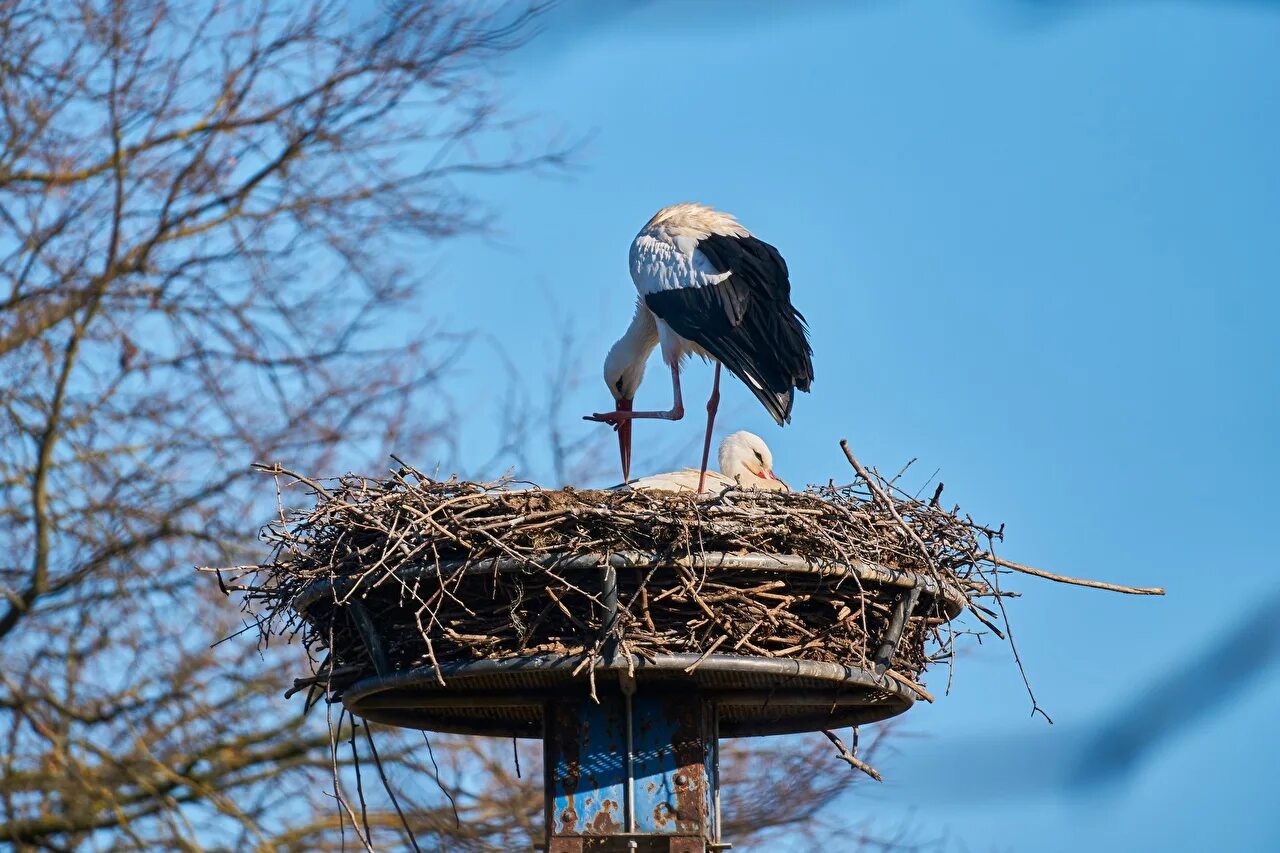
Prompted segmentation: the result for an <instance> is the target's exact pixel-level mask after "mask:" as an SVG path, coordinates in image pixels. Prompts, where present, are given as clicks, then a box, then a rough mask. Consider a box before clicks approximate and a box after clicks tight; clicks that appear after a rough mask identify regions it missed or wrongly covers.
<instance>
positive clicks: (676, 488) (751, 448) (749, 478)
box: [614, 431, 791, 492]
mask: <svg viewBox="0 0 1280 853" xmlns="http://www.w3.org/2000/svg"><path fill="white" fill-rule="evenodd" d="M719 456H720V472H719V473H716V472H714V471H707V472H706V476H707V477H708V478H709V479H710V480H711V482H712V484H713V486H714V487H715V488H716V489H717V490H719V491H723V490H725V489H730V488H739V489H762V490H764V491H769V492H789V491H791V487H790V486H788V485H787V484H786V483H784V482H783V481H782V480H780V479H778V475H777V474H775V473H773V454H772V453H770V452H769V447H768V445H766V444H765V443H764V439H762V438H761V437H760V436H758V435H755V434H753V433H749V432H745V431H742V432H735V433H733V434H732V435H729V436H726V437H725V440H724V441H722V442H720V454H719ZM701 479H702V477H701V474H700V472H699V471H697V470H696V469H694V468H685V469H683V470H680V471H671V472H669V473H666V474H654V475H653V476H652V477H641V478H640V479H639V480H632V481H631V482H629V483H623V484H622V485H621V486H614V488H615V489H649V490H653V491H660V492H693V491H698V492H701V491H702V488H701V486H700V485H699V480H701Z"/></svg>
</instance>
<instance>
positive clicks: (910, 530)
mask: <svg viewBox="0 0 1280 853" xmlns="http://www.w3.org/2000/svg"><path fill="white" fill-rule="evenodd" d="M846 452H847V451H846ZM848 458H849V461H850V462H852V463H853V465H854V468H855V472H856V477H855V480H854V481H853V482H852V483H850V484H848V485H844V486H836V485H834V484H832V485H828V486H826V487H822V488H817V489H813V490H810V491H807V492H802V493H791V494H778V493H765V492H757V491H745V490H729V491H725V492H723V493H720V494H716V495H703V496H701V497H695V496H693V495H689V494H673V493H666V492H646V491H579V490H575V489H563V490H556V491H551V490H544V489H537V488H523V489H514V488H513V486H514V485H515V484H513V483H511V482H508V481H500V482H495V483H487V484H481V483H473V482H466V481H460V480H456V479H451V480H447V481H436V480H432V479H431V478H429V477H426V476H424V475H423V474H421V473H420V472H418V471H416V470H414V469H412V468H409V467H407V466H405V467H402V468H401V469H400V470H398V471H396V472H395V473H393V474H392V475H391V476H389V477H387V478H385V479H370V478H367V477H357V476H347V477H342V478H338V479H336V480H327V481H316V480H312V479H309V478H307V477H304V476H301V475H299V474H296V473H293V472H289V471H286V470H284V469H281V468H279V467H275V466H273V467H271V468H267V469H265V470H268V471H269V472H270V473H273V474H275V475H276V476H277V477H278V478H281V479H282V480H285V481H287V482H286V483H282V485H285V486H287V484H291V483H300V484H302V485H303V486H304V487H306V488H308V489H309V490H310V491H311V492H312V493H313V494H314V497H315V505H314V506H312V507H309V508H306V509H296V510H286V509H285V508H284V507H283V506H282V508H281V512H280V515H279V517H278V518H277V520H276V521H275V522H273V523H271V524H269V525H267V526H266V527H265V528H264V529H263V536H264V538H265V539H266V541H268V542H270V543H271V544H272V545H273V549H272V552H271V556H270V559H269V560H267V561H266V562H265V563H262V564H261V565H257V566H249V567H240V568H239V569H238V570H223V575H222V576H223V577H224V578H225V579H226V580H228V581H230V583H229V584H228V587H229V588H234V589H236V590H239V591H241V592H243V593H244V599H243V601H244V607H245V609H246V610H247V611H248V612H249V613H250V614H251V616H252V617H253V619H254V620H255V622H256V623H257V625H258V626H259V628H260V630H261V631H262V632H263V635H264V637H269V636H272V635H284V636H288V637H294V636H298V635H300V636H301V639H302V640H303V641H304V643H305V644H306V645H307V647H308V649H309V650H311V652H312V653H313V660H316V661H320V662H319V663H318V670H317V672H316V674H315V675H314V676H312V677H311V678H304V679H300V680H299V683H300V684H324V685H326V686H327V688H328V690H329V695H330V698H331V699H336V698H340V696H341V693H342V690H343V688H344V687H345V686H348V685H350V684H351V683H353V682H354V681H356V680H358V679H359V678H361V677H363V676H365V675H371V674H374V672H375V669H377V668H381V669H383V670H386V669H390V670H391V671H402V670H406V669H411V668H417V667H424V666H429V667H435V668H436V673H437V675H438V676H441V670H440V667H441V666H442V665H444V664H448V663H457V662H467V661H475V660H481V659H499V658H508V657H512V656H521V655H531V654H537V653H561V654H574V653H578V654H582V655H583V661H584V667H587V668H589V667H590V666H591V665H592V664H591V662H592V661H594V660H597V659H598V658H599V656H600V655H601V654H603V653H604V650H605V648H606V646H608V647H609V648H610V650H611V653H616V652H617V651H619V650H620V651H621V652H622V653H624V654H627V655H633V656H639V657H646V658H652V657H654V656H656V655H661V654H675V653H681V654H689V653H694V654H699V655H706V654H710V653H718V654H726V653H728V654H741V655H752V656H760V657H770V658H796V659H804V660H813V661H822V662H830V663H839V664H844V665H846V666H856V667H862V668H872V667H873V666H874V665H875V663H876V656H877V654H878V652H880V651H882V648H881V645H882V642H883V640H884V638H885V637H886V634H887V629H888V627H889V624H890V622H891V620H892V616H893V612H894V607H895V605H897V604H898V603H899V602H900V601H902V600H903V599H904V598H905V596H906V595H907V590H908V589H909V586H910V583H911V580H912V578H919V579H922V580H921V581H920V583H921V584H922V585H924V586H925V587H926V589H927V592H926V594H924V595H922V596H920V598H919V601H918V603H917V606H916V607H915V608H914V610H913V612H912V613H911V614H909V616H910V618H908V620H907V623H906V628H905V631H904V632H903V634H902V638H901V642H900V643H898V645H897V648H896V650H895V651H894V652H893V654H892V657H891V659H890V660H888V661H884V660H882V661H881V664H882V666H881V668H882V669H883V668H884V664H887V665H888V667H889V673H888V674H889V675H891V676H893V677H895V678H897V679H898V680H899V681H901V682H902V683H904V684H907V685H909V686H911V687H912V689H915V690H917V692H918V693H920V694H921V695H926V696H927V693H925V692H924V691H923V690H922V689H921V688H919V686H918V685H916V684H915V682H917V681H918V680H919V678H920V675H921V673H922V672H923V671H924V670H925V668H926V667H927V666H928V665H929V664H930V663H932V662H935V661H938V660H942V659H946V658H948V657H949V656H950V654H951V650H952V640H953V638H954V636H956V631H955V629H953V628H952V626H951V623H950V618H951V617H953V616H955V615H956V614H957V612H958V611H959V610H961V609H967V610H968V611H969V612H970V613H971V614H972V616H973V617H974V618H976V619H977V620H979V621H980V622H981V623H982V624H983V625H985V626H986V627H987V628H988V629H990V630H992V631H994V632H995V633H996V634H999V635H1001V636H1003V634H1001V632H1000V630H999V629H998V628H997V627H996V626H995V624H993V622H992V619H993V618H995V617H996V611H994V610H991V609H989V608H988V607H985V606H984V605H982V604H980V603H979V599H981V598H984V597H990V598H992V599H993V602H994V604H995V605H999V603H1000V602H999V596H1000V592H999V587H998V584H997V582H996V581H997V577H996V572H997V570H998V569H997V567H998V566H1004V567H1010V566H1015V567H1016V564H1010V563H1007V562H1005V561H1003V560H1000V559H999V558H997V557H995V556H994V554H993V553H992V551H991V546H992V543H993V542H994V541H996V540H998V539H999V538H1000V535H1001V532H1002V531H1000V530H993V529H991V528H988V527H984V526H982V525H980V524H977V523H975V522H974V521H973V520H972V519H970V518H968V517H967V516H964V515H962V514H961V513H960V512H959V508H958V507H956V508H952V509H945V508H943V507H942V506H941V505H940V503H939V495H940V493H941V487H940V486H939V488H938V490H937V492H935V493H934V494H933V496H932V498H931V499H929V500H921V499H918V498H917V497H914V496H912V495H909V494H907V493H905V492H903V491H902V490H900V489H898V488H897V486H896V485H895V484H894V483H893V482H890V481H887V480H886V479H884V478H882V477H881V476H880V475H879V474H878V473H877V472H875V471H874V470H873V471H871V472H868V471H867V470H866V469H864V468H863V467H862V466H861V465H859V464H858V463H857V461H856V460H855V459H854V458H853V457H852V455H851V454H848ZM619 554H622V555H628V557H629V560H630V562H629V563H628V565H632V566H634V568H631V569H622V570H620V571H618V573H617V584H618V588H619V595H618V598H617V604H616V609H613V610H611V609H610V608H609V607H606V602H605V600H604V597H603V595H602V588H601V582H600V577H601V572H600V571H598V570H597V571H593V572H583V571H580V570H578V569H580V567H581V566H582V565H583V564H584V563H585V564H588V565H590V564H593V563H595V562H596V558H598V562H599V563H601V564H602V563H603V562H604V561H605V560H606V559H607V558H608V556H609V555H619ZM722 555H729V558H728V561H727V562H729V563H730V564H734V561H733V557H734V556H735V555H772V556H774V557H778V558H780V559H779V562H780V564H781V563H782V562H786V563H787V565H788V566H790V567H791V570H782V569H783V568H784V567H783V566H781V565H780V566H779V570H771V569H770V568H769V563H768V560H767V559H766V560H764V561H763V562H762V561H761V560H758V559H757V560H756V561H755V563H753V564H752V565H751V566H750V567H749V568H743V567H741V564H742V563H743V562H744V561H743V560H740V559H739V560H737V561H736V564H734V565H737V567H734V566H733V565H730V566H726V558H725V557H724V556H722ZM584 558H585V559H584ZM745 562H748V563H750V562H751V561H750V560H748V561H745ZM796 564H801V565H803V566H804V567H806V568H807V569H808V570H807V571H796V570H794V569H795V566H796ZM858 566H861V567H864V569H868V571H862V572H856V573H851V572H850V571H848V570H847V569H848V568H849V567H858ZM500 569H501V570H500ZM886 570H888V571H886ZM228 571H230V572H231V574H230V575H228ZM876 572H880V575H879V576H880V577H881V578H891V579H892V582H883V583H882V582H879V581H877V580H876V577H877V575H876ZM904 580H905V581H906V582H905V583H904ZM940 591H941V594H939V593H940ZM1001 610H1003V608H1001ZM357 611H360V612H357ZM361 622H363V623H364V625H365V626H367V625H369V624H372V625H376V626H377V629H376V630H377V633H378V635H380V637H381V638H383V643H382V645H383V646H384V648H383V649H381V650H380V652H381V653H382V655H376V654H375V655H371V653H370V651H369V647H368V644H367V643H366V642H365V641H364V639H363V638H362V635H361V630H362V625H361ZM383 655H384V656H385V659H384V660H380V661H375V660H374V659H373V657H376V656H383ZM321 658H323V660H321ZM441 680H442V681H443V677H442V676H441Z"/></svg>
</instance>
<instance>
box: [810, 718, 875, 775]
mask: <svg viewBox="0 0 1280 853" xmlns="http://www.w3.org/2000/svg"><path fill="white" fill-rule="evenodd" d="M822 733H823V734H824V735H826V736H827V740H829V741H831V742H832V743H833V744H835V747H836V749H837V750H839V758H840V760H841V761H846V762H848V764H849V766H850V767H852V768H854V769H855V770H861V771H862V772H863V773H866V774H867V775H868V776H870V777H871V778H872V779H875V780H876V781H877V782H883V781H884V778H883V777H882V776H881V775H880V774H879V773H878V772H876V769H875V768H874V767H872V766H871V765H870V764H867V763H866V762H865V761H863V760H862V759H860V758H857V757H855V756H854V754H853V753H851V752H850V751H849V748H848V747H846V746H845V745H844V741H842V740H840V736H839V735H838V734H836V733H835V732H833V731H831V730H830V729H824V730H823V732H822Z"/></svg>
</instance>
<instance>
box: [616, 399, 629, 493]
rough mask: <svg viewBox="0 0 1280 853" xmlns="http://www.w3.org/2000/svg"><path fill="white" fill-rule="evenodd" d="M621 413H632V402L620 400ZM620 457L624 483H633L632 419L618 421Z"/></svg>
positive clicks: (619, 408) (619, 409) (618, 407)
mask: <svg viewBox="0 0 1280 853" xmlns="http://www.w3.org/2000/svg"><path fill="white" fill-rule="evenodd" d="M617 403H618V406H617V409H618V411H619V412H629V411H631V401H630V400H618V401H617ZM618 456H619V457H621V459H622V482H623V483H629V482H630V481H631V418H626V419H624V420H620V421H618Z"/></svg>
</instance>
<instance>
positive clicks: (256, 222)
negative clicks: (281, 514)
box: [0, 0, 841, 851]
mask: <svg viewBox="0 0 1280 853" xmlns="http://www.w3.org/2000/svg"><path fill="white" fill-rule="evenodd" d="M359 8H361V4H353V3H348V2H347V0H331V2H287V3H275V2H270V0H223V2H195V1H194V0H193V2H179V0H130V2H124V1H123V0H78V2H62V3H46V2H43V0H0V418H2V420H0V423H2V424H3V426H0V553H2V554H3V556H0V596H2V597H3V601H2V602H0V657H2V658H3V660H4V666H3V668H2V669H0V724H2V725H0V735H2V736H3V738H4V743H3V747H2V748H0V814H2V815H3V820H2V821H0V841H5V842H8V843H9V844H11V845H13V846H14V847H15V848H17V849H49V850H70V849H102V850H159V849H180V850H195V849H199V850H248V849H258V850H299V851H302V850H325V849H337V848H339V847H340V846H342V845H343V844H346V845H349V846H353V847H355V848H358V847H359V844H360V842H359V841H358V840H357V839H363V840H364V841H365V842H366V843H378V844H390V845H392V846H401V845H402V844H403V843H404V840H403V839H404V836H402V835H400V832H401V826H402V819H401V816H402V815H403V816H404V817H403V819H404V821H406V822H408V823H409V824H410V825H412V826H413V827H414V828H415V829H416V830H417V831H418V832H417V835H418V837H419V838H421V839H424V842H426V841H431V840H434V842H435V843H436V845H437V846H441V847H445V848H447V849H477V850H480V849H484V850H494V849H499V850H500V849H516V848H517V847H519V846H521V845H522V844H524V843H527V842H528V840H529V839H530V838H531V837H532V836H535V835H536V833H537V827H538V825H539V822H540V814H541V812H540V809H541V803H540V799H539V797H538V793H537V785H536V780H537V776H536V774H528V773H526V774H525V775H524V776H523V777H520V778H518V779H516V780H515V781H513V780H512V778H511V773H512V767H513V765H512V764H510V763H508V760H507V759H508V755H509V753H508V749H509V746H510V744H509V743H502V744H496V745H495V744H494V743H493V742H490V741H475V740H471V741H468V740H462V739H444V738H441V739H439V743H437V744H435V746H436V749H435V751H434V755H435V756H436V757H439V759H440V762H439V767H440V770H439V771H436V770H435V769H434V766H435V765H436V762H435V761H434V758H433V759H432V760H427V759H428V756H427V755H426V754H425V746H426V744H425V742H424V741H423V740H422V739H421V738H420V736H418V735H416V734H414V735H411V734H410V733H398V732H388V731H386V730H384V731H383V732H381V733H380V734H382V735H384V736H382V737H380V738H379V739H378V743H379V745H380V746H381V747H382V749H383V754H382V755H381V756H380V759H381V768H382V770H383V772H385V773H386V774H387V775H388V781H389V782H390V783H391V785H390V787H391V790H394V791H397V792H399V795H400V797H401V799H400V801H398V802H397V803H392V802H382V801H381V800H378V799H377V798H376V797H369V798H367V799H368V801H369V802H370V803H371V804H372V805H371V806H370V807H367V808H366V809H364V810H363V813H362V814H355V813H354V811H351V810H347V809H346V808H344V807H343V806H342V805H341V804H340V803H339V802H338V801H337V800H336V799H335V792H334V788H335V785H334V776H335V769H334V768H335V765H336V766H337V768H338V769H337V771H336V775H338V776H341V779H342V781H343V783H344V784H349V783H350V782H351V781H352V776H351V774H352V772H353V771H354V766H353V764H352V759H351V755H352V754H353V750H354V751H359V752H360V754H362V755H366V756H367V755H368V754H369V750H370V749H371V745H370V743H368V742H366V739H365V737H364V735H365V729H364V727H363V726H362V725H359V724H357V725H356V726H355V727H353V726H352V724H351V721H350V720H349V719H346V720H344V719H342V714H341V711H340V710H339V709H336V708H330V709H328V714H327V719H326V714H325V713H324V710H325V709H324V708H321V709H318V710H317V711H314V712H313V713H312V714H311V715H310V716H306V717H304V716H303V715H302V714H301V713H300V711H301V709H300V705H298V704H295V705H293V706H289V705H287V704H285V703H284V702H283V701H282V700H281V698H280V694H281V692H282V690H283V688H284V687H285V686H287V685H288V684H289V682H290V680H291V678H292V676H293V675H295V674H297V670H298V667H299V666H300V665H301V662H302V660H303V656H302V655H301V652H300V650H298V649H297V648H296V647H295V648H290V647H285V648H271V649H265V650H259V649H258V648H257V647H256V645H255V642H254V640H253V638H250V637H245V636H235V635H236V634H237V630H238V628H239V627H240V626H239V624H238V622H237V621H236V620H237V616H236V613H235V609H234V607H233V606H232V605H230V604H229V603H227V602H226V601H225V600H223V599H222V597H221V596H220V595H219V594H218V592H217V590H216V589H214V588H212V587H211V585H210V584H209V583H208V582H207V578H201V577H199V576H197V575H196V574H195V573H194V572H193V571H192V567H193V566H194V565H196V564H214V563H219V562H221V563H224V564H225V563H229V562H235V561H236V560H238V559H242V558H244V557H245V556H246V554H249V553H251V552H252V549H253V536H252V534H253V530H254V527H255V524H256V523H257V522H258V521H259V520H262V519H265V518H266V517H268V515H269V510H268V505H269V503H270V497H271V496H270V495H263V491H264V490H265V489H266V488H268V486H267V483H268V482H269V481H267V480H266V479H265V478H259V479H254V477H255V475H254V474H253V473H252V472H251V470H250V467H249V463H251V462H253V461H255V460H274V459H285V460H288V461H289V462H290V464H292V465H295V466H297V467H299V468H306V469H309V470H335V469H341V468H350V467H361V466H366V465H378V466H380V465H383V464H384V462H383V460H384V459H385V454H386V453H387V452H388V451H389V450H392V449H394V450H395V451H397V452H399V453H401V454H404V455H411V456H414V457H417V458H448V457H449V456H450V448H451V441H452V440H453V438H454V436H455V435H456V430H457V429H458V423H459V413H458V412H457V411H456V410H455V409H456V408H458V407H455V406H453V405H452V404H451V402H450V396H449V395H450V393H458V392H459V391H460V389H457V388H454V387H452V386H450V385H449V384H448V382H447V381H446V379H445V375H444V374H445V368H446V367H447V366H448V365H449V364H450V363H451V362H452V360H453V359H454V358H456V356H457V354H458V353H459V351H460V350H461V348H462V347H464V346H466V345H467V343H468V341H467V338H466V336H459V335H454V334H450V333H447V332H445V331H444V330H443V329H441V328H438V327H435V326H433V325H432V316H431V312H430V308H429V303H428V302H427V296H428V295H429V292H428V291H427V290H426V287H425V285H426V280H425V276H424V275H423V273H422V270H423V266H424V265H423V263H422V255H423V253H424V252H426V251H429V250H430V247H431V245H432V244H433V243H434V242H435V241H438V240H441V239H443V238H447V237H450V236H452V235H456V234H460V233H466V232H473V231H475V230H477V229H482V228H484V227H485V226H486V223H487V221H488V216H487V215H486V213H485V211H483V210H482V209H480V208H479V207H477V206H476V204H475V203H474V202H473V201H472V200H471V199H470V198H468V197H467V194H466V193H465V192H464V191H463V189H462V188H461V185H460V183H459V181H460V179H462V178H463V177H464V176H472V175H480V174H486V173H492V174H501V173H506V172H510V171H512V170H516V169H527V168H537V167H541V166H553V165H555V164H557V162H558V158H557V157H556V156H555V155H554V154H549V153H547V150H546V148H545V147H543V146H542V145H540V144H533V145H528V143H526V144H524V145H522V144H521V143H522V138H523V137H525V136H526V134H524V133H522V132H520V129H519V127H518V126H517V125H515V124H513V123H511V122H510V121H508V120H507V119H506V117H505V115H504V113H503V112H502V111H500V110H499V109H497V108H496V106H495V97H494V93H493V87H492V81H493V78H492V74H491V73H490V71H489V69H490V68H491V62H492V61H493V60H494V59H495V57H496V56H498V55H499V54H501V53H502V52H503V51H505V50H507V49H509V48H510V47H512V46H513V45H515V44H516V43H517V42H518V41H519V40H520V39H521V38H523V37H524V36H525V35H526V34H527V33H528V32H529V28H528V24H529V21H530V17H531V14H532V12H533V11H534V10H528V9H511V8H507V7H500V8H495V7H494V5H493V4H481V3H472V2H468V0H457V2H447V0H443V1H442V2H430V3H428V2H399V3H390V4H383V7H382V8H381V9H380V11H378V12H377V13H376V14H363V15H361V16H360V17H359V18H358V19H356V20H352V19H349V18H348V15H347V13H348V10H349V9H359ZM526 145H528V148H529V150H525V148H526ZM557 405H558V404H557V403H556V401H555V400H554V399H553V400H552V401H551V403H550V404H549V407H548V410H549V411H554V410H555V407H556V406H557ZM556 441H557V442H559V444H558V445H557V453H558V454H559V455H558V456H557V459H556V465H557V469H558V470H559V471H562V472H569V471H573V470H576V469H575V468H574V463H573V461H572V460H567V459H566V458H563V451H564V449H565V448H566V447H569V445H568V444H566V443H565V442H566V441H567V440H565V439H562V438H561V437H559V434H557V438H556ZM264 498H266V500H264ZM229 635H231V636H232V639H230V640H229V641H228V642H225V643H223V644H221V645H218V646H216V647H213V646H212V644H213V643H214V642H215V641H216V640H218V639H220V638H223V637H227V636H229ZM326 723H327V724H326ZM331 735H333V736H336V740H335V739H334V737H331ZM335 742H336V743H337V744H339V745H341V746H343V747H344V748H343V749H340V750H337V751H334V750H332V748H331V747H332V745H333V744H334V743H335ZM531 763H532V762H531ZM363 766H364V768H365V774H366V775H365V776H364V777H363V778H361V779H358V780H355V783H356V784H357V785H359V786H360V787H361V788H363V789H365V790H370V791H371V790H373V787H372V786H374V785H375V784H376V785H378V786H379V789H380V784H381V780H376V779H374V778H370V776H369V775H368V774H369V772H370V771H369V768H370V766H371V765H369V764H368V763H367V761H366V762H364V764H363ZM437 775H439V776H440V778H439V779H436V780H434V781H438V782H440V783H441V785H442V786H443V788H444V789H445V790H448V792H449V793H450V794H451V795H452V798H453V800H452V802H450V800H449V799H448V798H446V797H445V796H443V793H442V789H441V787H437V786H436V785H435V784H434V783H433V777H434V776H437ZM810 779H811V781H812V783H813V784H814V785H815V786H816V787H815V788H814V790H815V791H816V792H818V794H819V795H820V796H822V797H826V798H827V799H829V798H830V796H831V795H832V794H833V792H834V791H836V790H838V789H839V788H840V787H841V785H840V784H838V783H830V782H827V781H824V780H822V779H820V778H818V777H817V776H816V775H814V774H813V772H812V771H810ZM748 799H749V798H748ZM808 807H809V804H808V803H806V808H808ZM455 808H456V810H457V815H458V816H459V817H461V818H462V819H461V820H456V819H455ZM782 818H783V820H782V822H783V823H785V822H786V819H794V813H793V814H792V815H791V817H790V818H787V815H782ZM777 822H778V820H777V819H774V823H777ZM364 827H370V829H368V830H366V829H365V828H364ZM759 828H760V825H759V824H758V823H757V824H752V822H751V821H750V820H744V821H743V822H742V823H741V824H740V832H741V833H743V834H746V833H747V832H749V831H751V830H753V829H759ZM392 839H396V840H392ZM517 841H518V842H519V843H517Z"/></svg>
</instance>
